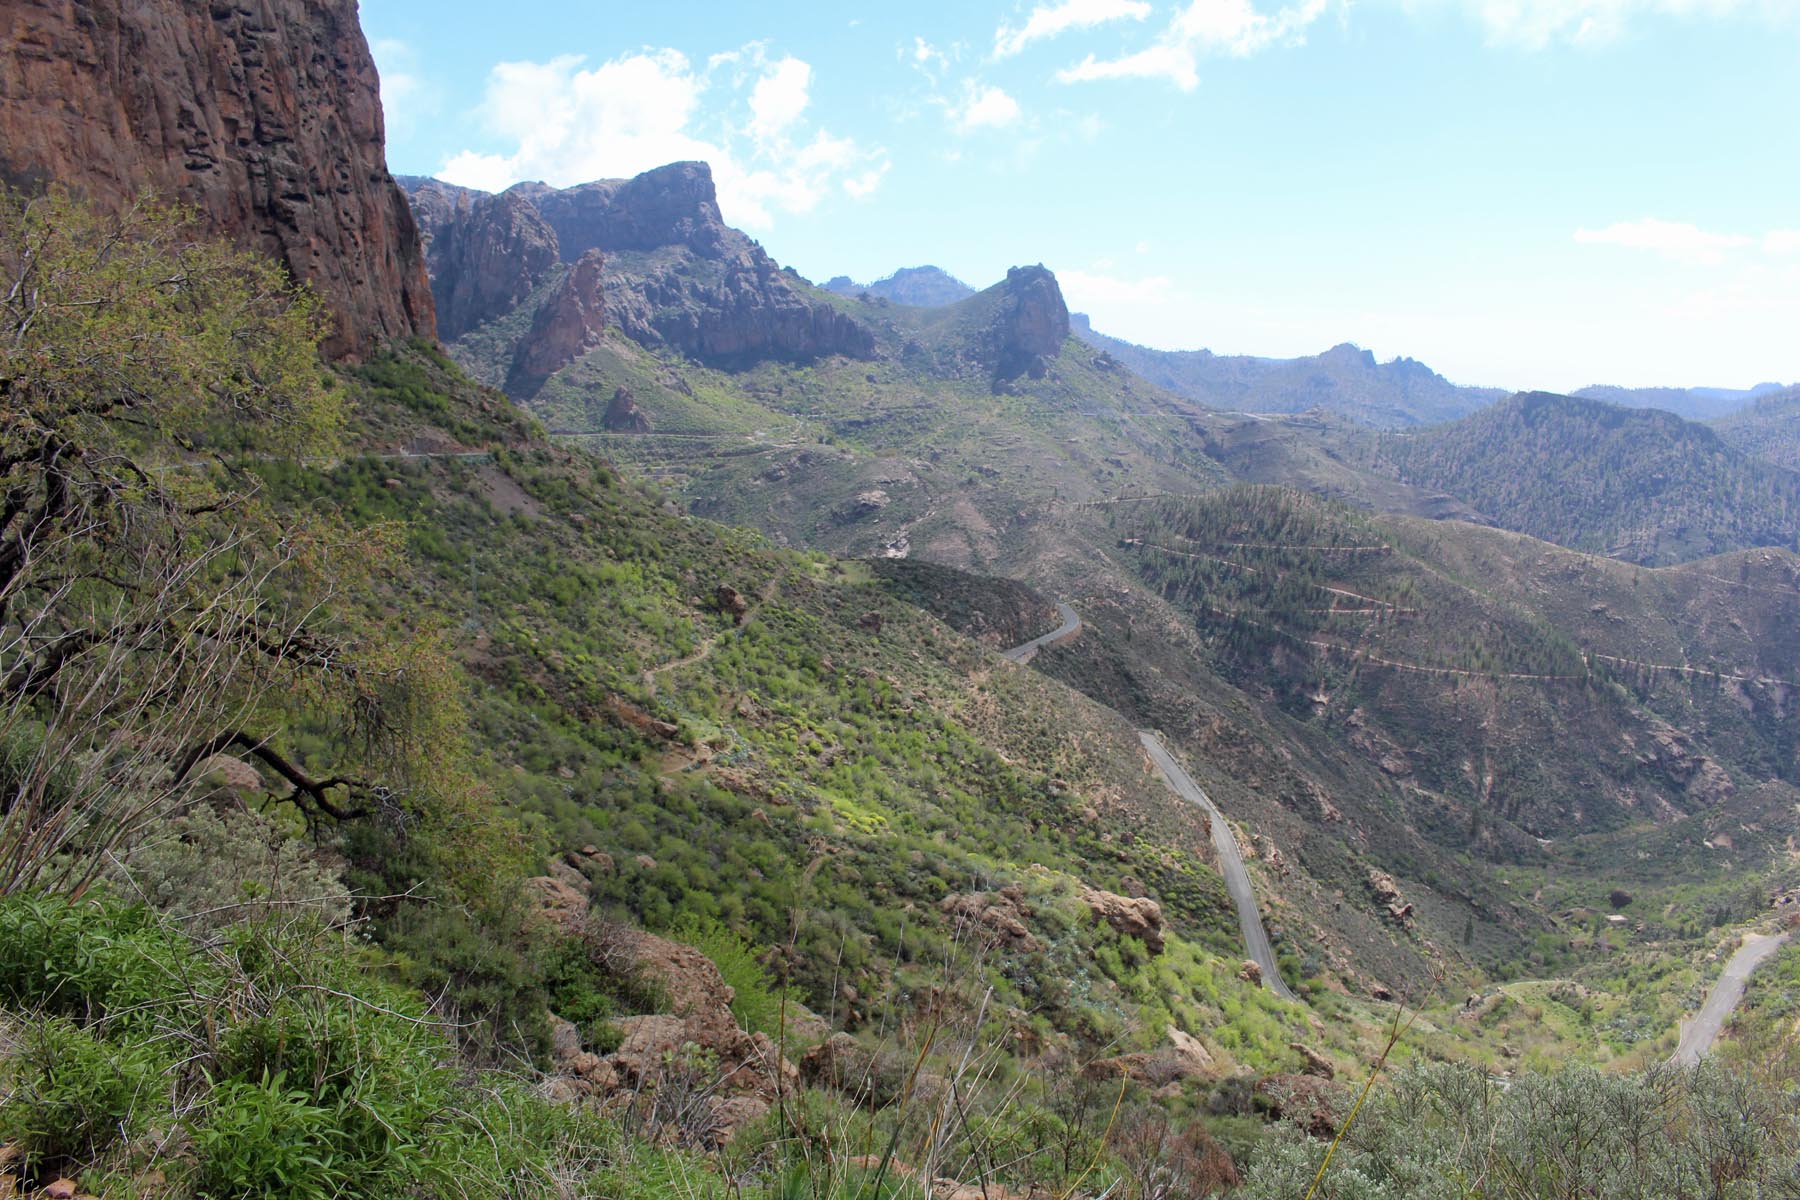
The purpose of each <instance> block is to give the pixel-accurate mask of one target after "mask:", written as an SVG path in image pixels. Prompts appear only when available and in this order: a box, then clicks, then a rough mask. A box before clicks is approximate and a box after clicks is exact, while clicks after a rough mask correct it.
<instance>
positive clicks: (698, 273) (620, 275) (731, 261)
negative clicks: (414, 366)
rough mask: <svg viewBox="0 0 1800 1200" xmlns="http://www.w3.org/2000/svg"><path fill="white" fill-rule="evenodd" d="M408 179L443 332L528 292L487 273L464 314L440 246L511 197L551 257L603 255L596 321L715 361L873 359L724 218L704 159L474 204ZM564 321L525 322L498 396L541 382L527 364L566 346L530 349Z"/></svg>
mask: <svg viewBox="0 0 1800 1200" xmlns="http://www.w3.org/2000/svg"><path fill="white" fill-rule="evenodd" d="M406 182H407V187H408V189H409V190H410V192H411V194H412V195H413V197H414V199H415V200H416V201H417V203H418V204H419V208H420V212H421V214H422V216H421V220H422V222H423V223H424V225H425V227H426V228H427V229H428V230H430V232H431V234H432V237H433V243H432V263H433V270H434V275H433V286H434V287H435V288H436V289H437V291H438V294H439V297H440V302H441V303H442V304H443V305H444V307H445V308H446V310H448V311H451V312H453V314H454V315H453V317H452V318H451V319H450V320H448V321H447V322H446V326H445V328H446V334H447V336H451V337H456V336H461V335H462V334H463V333H465V332H467V330H468V329H470V328H473V327H474V326H473V325H469V324H466V323H465V320H464V317H465V313H466V312H472V311H478V312H479V316H478V319H477V322H476V323H477V324H479V323H480V322H484V321H488V320H492V319H494V318H495V317H498V316H502V315H504V314H505V312H507V311H511V308H512V307H516V305H517V304H518V302H519V300H513V301H512V303H511V305H507V304H505V303H504V297H505V296H508V295H518V296H519V299H523V296H524V294H527V293H529V291H530V288H525V289H524V291H523V292H521V291H520V289H519V287H518V286H516V281H513V280H503V279H498V278H496V279H495V280H494V281H493V282H494V283H495V286H493V287H491V288H488V289H485V290H484V292H483V294H484V295H488V296H493V297H496V298H498V302H496V303H494V304H492V305H488V306H486V307H482V308H478V309H477V310H469V309H465V307H464V305H463V303H462V301H461V298H460V296H457V295H453V294H452V290H451V289H453V288H454V287H456V286H458V284H459V281H460V280H461V279H462V278H463V277H462V276H460V275H457V274H453V273H452V272H451V270H450V264H451V262H452V251H453V250H456V251H457V252H458V254H459V255H460V254H463V252H462V251H461V249H460V248H461V247H463V246H465V245H467V244H469V243H470V242H471V241H476V240H480V239H476V238H475V236H474V234H473V233H470V232H465V231H466V230H467V228H468V227H469V226H471V225H473V224H478V223H479V222H480V221H481V218H482V217H483V213H484V206H486V205H489V204H491V203H492V202H494V201H497V200H500V199H502V198H510V200H509V203H510V204H511V205H512V206H513V207H514V208H515V209H524V208H528V209H529V210H530V212H531V213H533V214H534V215H535V216H536V218H537V219H538V220H539V221H541V223H542V225H543V228H544V229H545V230H546V231H547V233H548V235H549V238H550V239H552V240H553V244H554V246H555V248H556V254H557V256H558V257H559V258H560V260H561V261H563V262H568V263H578V262H579V260H581V259H583V258H584V257H585V256H586V255H588V254H589V253H591V252H592V253H600V254H604V255H606V256H607V263H606V272H605V278H604V281H603V284H602V287H603V289H604V292H605V315H606V319H607V320H608V321H610V322H611V323H613V324H614V325H616V326H618V328H619V329H621V330H622V331H624V333H625V334H626V335H627V336H629V337H631V338H632V339H633V340H635V341H638V342H641V343H643V344H644V345H647V346H652V347H667V348H669V349H673V350H676V351H678V352H680V353H681V354H684V355H686V356H687V357H689V358H693V359H697V360H699V361H701V362H705V363H709V364H712V365H715V366H726V367H730V366H741V365H745V364H748V363H753V362H759V361H764V360H768V359H779V360H789V361H807V360H811V359H816V358H822V357H826V356H829V355H834V354H842V355H846V356H849V357H853V358H865V357H868V356H870V355H872V354H873V353H874V352H875V338H874V334H873V333H871V332H870V330H869V329H868V328H867V327H866V326H864V325H863V324H862V323H861V322H859V321H857V320H855V319H854V318H852V317H850V316H848V315H846V314H844V313H842V312H839V311H838V310H837V309H835V308H833V307H832V306H831V305H830V304H829V303H826V302H824V301H822V300H819V299H817V298H815V297H814V296H811V295H808V294H807V291H806V287H805V283H804V281H803V280H801V279H800V278H799V277H798V276H797V275H794V274H793V273H792V272H790V271H785V270H783V269H782V268H781V267H780V266H779V265H778V264H777V263H776V262H775V261H774V260H773V259H772V258H770V257H769V256H768V254H767V253H765V252H764V250H763V248H762V247H761V246H759V245H757V244H756V243H755V242H753V241H751V240H750V239H749V238H747V237H745V236H744V235H743V234H741V233H739V232H738V231H737V230H735V229H732V228H730V227H729V226H727V225H726V224H725V222H724V218H723V217H722V216H721V215H720V213H719V203H718V196H717V193H716V191H715V189H714V187H713V179H712V171H711V170H710V168H708V167H707V165H706V164H705V163H674V164H671V165H670V166H666V167H659V168H657V169H656V170H654V171H647V172H645V173H644V174H642V175H640V176H638V177H637V178H635V179H626V180H616V179H615V180H600V181H597V182H594V183H585V184H581V185H579V186H577V187H571V188H560V189H559V188H552V187H549V186H547V185H545V184H541V183H522V184H519V185H518V186H516V187H514V188H512V189H510V190H508V191H507V192H505V193H503V196H502V197H485V198H480V199H476V200H473V201H470V200H469V199H468V196H467V194H466V193H465V192H464V191H463V190H462V189H456V188H453V187H450V186H449V185H446V184H441V183H438V182H437V181H435V180H419V179H409V180H407V181H406ZM488 236H489V239H490V240H491V239H492V236H493V235H492V233H491V232H490V234H489V235H488ZM502 285H504V286H502ZM553 299H554V298H553ZM550 303H551V301H546V302H545V305H546V307H548V306H549V304H550ZM593 311H595V312H598V311H599V310H598V309H594V310H593ZM539 315H540V317H541V316H542V314H541V313H540V314H539ZM574 327H575V322H574V321H573V318H572V316H571V314H568V313H564V314H562V315H561V316H559V317H558V319H557V320H556V321H550V320H548V319H545V320H544V323H543V324H542V325H541V326H540V325H539V324H538V323H536V322H534V325H533V329H532V331H531V332H530V333H528V334H527V335H525V337H524V338H522V339H521V341H520V343H519V346H518V349H517V352H516V353H517V355H518V356H519V357H518V358H516V359H515V368H516V369H515V371H514V372H513V373H512V375H511V376H509V381H508V385H507V390H508V391H511V392H513V394H514V395H529V394H530V393H531V392H532V391H534V390H535V388H536V386H538V385H541V383H542V376H541V375H539V374H538V370H539V369H541V368H543V367H545V366H547V365H548V364H550V363H552V362H556V363H558V365H557V366H555V367H551V368H550V369H551V370H556V369H560V367H561V365H565V364H566V362H567V361H570V360H568V359H566V358H564V357H563V356H564V354H565V353H566V349H567V347H568V345H570V344H571V343H570V342H569V341H568V340H566V339H565V340H564V341H563V342H561V343H560V344H558V345H555V346H552V347H546V348H539V347H538V346H537V345H536V343H537V342H538V341H539V340H540V339H541V338H543V337H547V336H548V337H555V336H556V335H557V334H559V333H566V332H567V331H568V330H571V329H573V328H574ZM546 373H547V372H546ZM534 381H535V382H534Z"/></svg>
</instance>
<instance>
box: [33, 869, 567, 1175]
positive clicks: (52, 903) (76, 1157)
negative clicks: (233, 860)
mask: <svg viewBox="0 0 1800 1200" xmlns="http://www.w3.org/2000/svg"><path fill="white" fill-rule="evenodd" d="M0 933H3V935H4V936H3V937H0V947H3V948H4V953H5V954H6V958H5V960H4V963H3V964H0V987H4V988H5V995H6V996H7V998H8V1000H9V1002H10V1005H9V1006H10V1007H12V1008H13V1009H14V1011H15V1013H17V1014H19V1016H16V1017H15V1018H14V1019H15V1020H16V1019H20V1018H21V1017H22V1018H23V1019H24V1021H25V1022H26V1025H27V1030H26V1033H25V1036H24V1038H23V1041H22V1044H21V1046H20V1048H19V1049H18V1051H17V1052H16V1053H14V1054H12V1055H11V1056H10V1057H9V1058H8V1060H7V1061H6V1064H5V1070H6V1072H7V1079H6V1083H7V1093H8V1098H7V1100H6V1101H5V1103H4V1105H0V1137H4V1138H6V1139H7V1140H9V1141H17V1142H18V1144H19V1145H20V1147H21V1149H22V1150H23V1152H24V1153H25V1155H26V1157H27V1159H28V1161H29V1164H33V1165H34V1166H33V1169H35V1164H50V1165H54V1166H58V1167H76V1168H79V1167H92V1168H94V1169H96V1170H105V1169H111V1170H114V1171H122V1172H123V1173H124V1174H125V1175H126V1176H129V1175H130V1173H131V1169H132V1168H133V1166H134V1165H136V1166H142V1165H144V1163H145V1159H143V1158H142V1157H139V1156H141V1155H143V1154H145V1153H149V1152H153V1148H152V1147H147V1146H146V1147H139V1146H136V1145H134V1144H133V1142H132V1140H131V1139H132V1135H133V1133H134V1131H138V1130H142V1129H144V1128H146V1127H149V1126H156V1127H159V1128H162V1129H164V1130H173V1129H175V1127H179V1134H180V1136H182V1137H183V1138H185V1140H186V1141H187V1142H188V1143H189V1144H191V1145H192V1147H193V1150H194V1154H193V1159H192V1163H191V1178H190V1177H188V1176H189V1169H188V1167H187V1166H185V1165H184V1166H181V1167H179V1170H178V1169H177V1164H175V1163H172V1162H166V1163H164V1164H163V1169H165V1170H167V1171H170V1172H171V1173H172V1174H177V1173H178V1174H180V1175H181V1176H182V1178H181V1180H180V1182H182V1183H183V1185H184V1186H191V1187H193V1188H194V1189H196V1190H197V1192H198V1193H199V1194H201V1195H206V1196H210V1197H215V1198H216V1200H227V1198H234V1197H262V1196H321V1197H322V1196H333V1197H356V1196H383V1197H385V1196H391V1195H394V1194H396V1193H405V1192H406V1191H408V1190H409V1189H411V1188H415V1187H416V1188H420V1189H423V1190H425V1191H427V1192H432V1193H434V1194H441V1192H440V1191H439V1190H440V1189H442V1188H445V1187H451V1188H453V1190H455V1191H456V1192H457V1194H460V1195H467V1196H495V1197H498V1196H507V1195H514V1194H535V1193H534V1192H533V1191H532V1190H531V1189H532V1188H533V1187H541V1186H542V1184H543V1181H544V1180H545V1179H547V1178H548V1177H549V1176H550V1175H551V1174H552V1173H553V1171H556V1170H561V1169H563V1168H562V1167H561V1166H560V1165H559V1164H560V1163H562V1162H563V1161H564V1160H565V1159H570V1160H575V1159H582V1158H585V1157H588V1156H591V1155H592V1153H593V1150H592V1147H591V1145H590V1146H589V1147H587V1148H583V1147H582V1146H581V1145H580V1144H579V1142H580V1141H581V1140H582V1139H588V1140H590V1141H591V1140H592V1139H593V1138H595V1137H598V1136H599V1135H600V1134H601V1132H603V1131H601V1130H599V1129H598V1128H596V1127H594V1126H593V1125H592V1124H591V1123H585V1122H583V1121H582V1120H580V1119H578V1118H575V1117H570V1116H565V1115H562V1114H558V1113H555V1112H553V1111H551V1108H550V1106H549V1105H548V1103H547V1102H545V1101H543V1100H541V1099H538V1098H537V1097H535V1096H532V1095H529V1094H528V1093H527V1092H526V1090H524V1089H523V1088H520V1087H517V1086H515V1085H514V1084H512V1083H510V1082H508V1081H506V1080H503V1079H490V1078H487V1077H483V1076H479V1075H476V1074H473V1073H472V1072H470V1071H468V1070H467V1069H466V1068H462V1067H459V1065H458V1064H457V1061H456V1056H455V1053H454V1047H453V1044H452V1042H451V1041H450V1039H449V1037H448V1036H447V1030H446V1029H445V1028H444V1026H443V1025H441V1024H440V1023H439V1022H438V1021H436V1020H434V1019H433V1018H432V1017H431V1016H429V1015H428V1014H427V1013H426V1012H425V1010H424V1006H423V1003H422V1001H421V999H420V997H419V995H418V993H416V992H414V991H412V990H411V989H410V988H406V987H404V986H399V985H397V984H395V983H394V982H391V981H390V979H389V977H388V973H387V972H386V971H385V970H383V969H382V968H383V967H384V965H385V964H384V963H383V961H382V960H381V959H380V958H379V957H378V956H374V955H372V954H371V952H370V951H368V950H367V949H366V948H363V947H359V946H358V945H357V944H356V943H354V942H353V941H350V940H348V939H345V938H344V937H342V936H341V935H339V934H334V933H331V932H329V931H326V930H323V929H321V928H320V927H319V926H318V925H317V924H316V923H315V922H310V921H295V920H291V919H289V920H281V921H259V922H255V923H241V924H238V925H235V926H231V927H229V928H227V929H224V930H222V931H220V939H219V940H218V941H217V942H215V943H213V944H211V945H210V946H208V947H206V948H202V947H200V946H198V945H196V944H195V943H193V942H191V941H190V940H189V939H187V938H186V937H185V936H184V935H183V934H182V933H181V932H180V931H179V930H178V929H175V928H174V927H173V926H171V925H170V924H168V923H167V922H166V921H165V920H164V919H163V918H160V917H158V916H157V915H155V914H153V913H150V912H148V910H145V909H142V908H136V909H127V908H121V907H118V906H109V905H100V904H83V905H70V904H68V903H66V902H65V901H62V900H60V899H54V898H48V897H41V896H33V895H28V894H20V895H14V896H10V897H5V898H0ZM46 955H50V956H52V957H50V958H46V957H45V956H46ZM134 961H136V962H140V963H143V964H146V965H145V966H143V967H141V968H140V969H139V970H137V971H135V972H133V971H130V970H128V969H126V968H128V967H129V965H130V964H131V963H132V962H134ZM59 964H67V965H59ZM46 967H48V968H50V969H49V970H48V971H47V970H46ZM115 974H116V975H118V976H120V978H119V979H118V980H117V981H116V982H112V983H108V982H107V980H108V978H109V976H112V975H115ZM52 1010H54V1011H58V1012H66V1013H68V1014H69V1015H67V1016H53V1015H49V1013H50V1012H51V1011H52ZM517 1189H523V1192H522V1193H521V1192H520V1191H519V1190H517Z"/></svg>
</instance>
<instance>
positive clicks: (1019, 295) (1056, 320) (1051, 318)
mask: <svg viewBox="0 0 1800 1200" xmlns="http://www.w3.org/2000/svg"><path fill="white" fill-rule="evenodd" d="M1001 286H1002V287H1003V288H1004V291H1003V292H1002V295H1001V304H1000V308H999V311H998V312H997V313H996V314H995V316H994V318H993V320H992V321H991V322H990V323H989V324H988V327H987V329H986V330H985V331H984V332H983V335H982V350H983V352H984V357H985V358H986V360H987V361H988V362H989V363H991V364H992V366H993V369H994V377H995V379H996V380H999V381H1005V380H1009V379H1016V378H1018V377H1019V376H1020V375H1027V374H1029V375H1030V376H1031V377H1032V378H1034V379H1035V378H1038V377H1040V376H1042V375H1043V373H1044V371H1045V369H1046V367H1047V366H1048V364H1049V361H1050V360H1051V359H1053V358H1055V357H1056V355H1057V353H1058V352H1059V351H1061V349H1062V344H1063V340H1064V339H1065V338H1067V337H1068V336H1069V306H1068V305H1067V304H1066V303H1064V302H1063V294H1062V288H1061V287H1059V286H1058V285H1057V282H1056V276H1055V275H1052V274H1051V273H1050V272H1049V270H1048V269H1046V268H1045V267H1043V266H1042V265H1039V266H1033V267H1014V268H1012V269H1011V270H1009V271H1008V272H1007V273H1006V282H1005V283H1004V284H1003V285H1001Z"/></svg>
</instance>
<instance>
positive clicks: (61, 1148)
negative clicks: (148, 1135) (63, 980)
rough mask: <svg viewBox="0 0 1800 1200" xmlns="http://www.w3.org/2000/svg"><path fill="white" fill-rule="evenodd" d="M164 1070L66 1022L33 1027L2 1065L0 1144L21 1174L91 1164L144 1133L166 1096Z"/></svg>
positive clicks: (151, 1055) (142, 1053) (149, 1057)
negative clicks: (10, 1148)
mask: <svg viewBox="0 0 1800 1200" xmlns="http://www.w3.org/2000/svg"><path fill="white" fill-rule="evenodd" d="M169 1065H170V1064H169V1063H168V1062H167V1061H166V1060H165V1059H164V1058H163V1056H162V1055H161V1054H158V1053H156V1052H155V1051H153V1050H151V1049H150V1048H148V1047H146V1046H144V1045H140V1044H137V1043H135V1042H133V1041H130V1040H109V1039H107V1038H105V1037H103V1036H100V1035H98V1034H96V1033H95V1032H94V1031H93V1030H92V1029H90V1028H86V1027H83V1026H82V1025H79V1024H77V1023H76V1022H74V1021H71V1020H69V1019H68V1018H66V1017H47V1018H42V1019H38V1020H35V1021H33V1022H31V1023H30V1024H29V1025H28V1026H27V1028H26V1031H25V1034H24V1037H23V1038H22V1040H21V1043H20V1045H19V1046H18V1047H17V1049H16V1050H14V1052H13V1053H12V1055H11V1056H10V1057H9V1058H8V1059H7V1060H6V1062H5V1063H4V1064H3V1065H0V1077H4V1079H5V1089H6V1090H5V1098H4V1100H0V1141H4V1142H7V1143H10V1144H12V1145H14V1146H16V1147H17V1148H18V1152H19V1158H20V1164H19V1165H20V1167H21V1168H22V1169H23V1170H24V1171H25V1172H26V1173H27V1174H37V1173H39V1172H41V1171H44V1170H46V1169H54V1168H57V1167H61V1166H64V1165H66V1164H68V1163H80V1162H86V1161H90V1160H92V1159H93V1158H94V1157H95V1156H96V1155H99V1154H102V1153H104V1152H105V1151H107V1150H109V1149H110V1148H111V1147H112V1146H113V1145H114V1144H116V1143H117V1142H119V1141H121V1140H128V1139H129V1138H131V1137H132V1136H133V1135H134V1134H135V1133H136V1131H137V1130H138V1129H140V1128H141V1127H142V1126H143V1124H144V1123H145V1120H146V1118H147V1116H148V1115H149V1114H150V1113H151V1112H153V1111H155V1109H156V1107H157V1102H158V1100H160V1099H162V1098H163V1097H164V1095H165V1093H166V1085H165V1084H164V1082H163V1077H164V1073H165V1072H166V1071H167V1070H168V1068H169Z"/></svg>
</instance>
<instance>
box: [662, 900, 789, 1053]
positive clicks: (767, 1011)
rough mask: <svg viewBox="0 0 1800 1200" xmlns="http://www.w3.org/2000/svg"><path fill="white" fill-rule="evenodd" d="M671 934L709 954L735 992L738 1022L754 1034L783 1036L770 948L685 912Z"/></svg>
mask: <svg viewBox="0 0 1800 1200" xmlns="http://www.w3.org/2000/svg"><path fill="white" fill-rule="evenodd" d="M669 934H670V936H671V937H673V938H674V939H675V940H676V941H678V942H685V943H687V944H688V945H690V946H692V947H694V949H696V950H698V951H700V953H702V954H704V955H706V957H707V958H709V959H711V960H712V963H713V965H714V966H715V967H718V968H719V974H720V975H722V976H723V977H724V979H725V986H726V987H729V988H731V989H732V991H733V993H734V994H733V996H732V1001H731V1013H732V1015H733V1016H735V1017H736V1018H737V1019H738V1024H740V1025H742V1026H743V1027H744V1028H745V1029H747V1030H749V1031H750V1032H751V1033H766V1034H768V1035H769V1036H770V1037H777V1036H779V1035H780V1033H781V1004H782V997H781V994H780V992H779V990H778V989H777V988H776V987H775V985H774V984H772V983H771V982H770V981H769V973H768V971H766V970H765V969H764V968H763V964H762V959H763V955H764V954H765V953H766V951H762V950H759V949H758V947H756V946H754V945H752V944H751V943H750V942H749V941H748V940H747V939H746V938H744V937H743V936H742V935H740V934H738V933H736V932H734V931H732V930H730V929H728V928H726V927H725V926H724V925H722V924H720V923H719V922H718V921H717V920H714V919H711V918H708V917H699V916H694V915H693V914H687V915H684V916H683V917H682V918H681V920H679V921H677V922H676V924H675V927H674V928H673V929H672V930H670V931H669Z"/></svg>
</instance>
